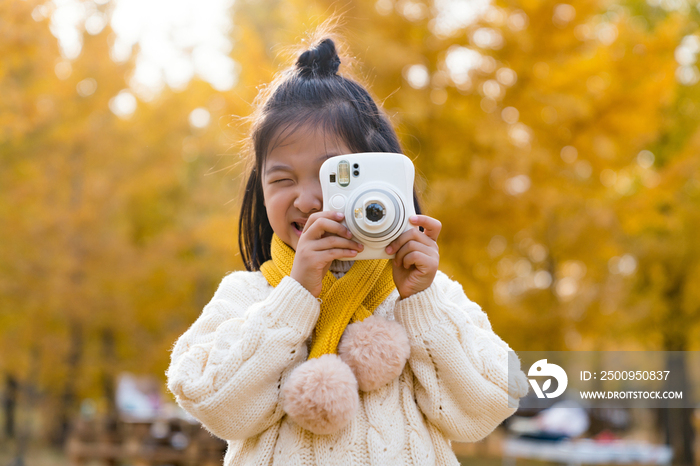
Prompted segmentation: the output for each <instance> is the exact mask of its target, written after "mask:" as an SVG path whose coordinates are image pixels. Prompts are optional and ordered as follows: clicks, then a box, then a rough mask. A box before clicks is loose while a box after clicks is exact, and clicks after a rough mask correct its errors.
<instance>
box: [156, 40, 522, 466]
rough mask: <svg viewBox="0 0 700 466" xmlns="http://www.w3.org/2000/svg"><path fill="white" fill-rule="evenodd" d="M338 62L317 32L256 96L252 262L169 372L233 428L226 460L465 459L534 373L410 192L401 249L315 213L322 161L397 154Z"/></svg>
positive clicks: (247, 238) (222, 425)
mask: <svg viewBox="0 0 700 466" xmlns="http://www.w3.org/2000/svg"><path fill="white" fill-rule="evenodd" d="M339 65H340V59H339V58H338V54H337V53H336V49H335V45H334V42H333V41H332V40H331V39H325V40H323V41H320V42H317V43H315V44H314V45H313V46H312V47H311V48H310V49H309V50H307V51H305V52H304V53H302V54H301V55H300V56H299V57H298V60H297V62H296V64H295V65H294V66H293V67H292V68H290V69H288V70H287V71H285V72H284V73H282V74H281V75H280V76H279V77H278V78H277V79H276V80H275V81H274V82H273V83H272V85H271V86H270V87H269V88H268V89H267V90H266V91H265V92H264V93H263V94H262V95H261V96H260V97H259V99H258V110H257V113H256V115H255V119H254V124H253V129H252V135H251V146H252V152H253V153H254V157H255V163H254V166H253V167H252V169H251V170H250V173H249V176H248V181H247V188H246V192H245V195H244V199H243V206H242V209H241V217H240V229H239V245H240V249H241V253H242V256H243V259H244V261H245V265H246V268H247V271H242V272H241V271H239V272H233V273H231V274H230V275H228V276H226V277H225V278H224V279H223V281H222V282H221V285H220V286H219V288H218V290H217V291H216V293H215V295H214V298H213V299H212V301H211V302H210V303H209V304H208V305H207V306H206V307H205V308H204V311H203V312H202V314H201V316H200V317H199V318H198V319H197V321H196V322H195V323H194V325H192V327H191V328H190V329H189V330H187V331H186V332H185V334H184V335H182V336H181V337H180V339H179V340H178V341H177V343H176V344H175V347H174V350H173V352H172V361H171V365H170V368H169V369H168V373H167V376H168V387H169V389H170V390H171V391H172V392H173V393H174V394H175V396H176V398H177V401H178V403H179V404H180V405H181V406H182V407H183V408H184V409H185V410H187V411H188V412H189V413H191V414H192V415H193V416H194V417H196V418H197V419H199V420H200V421H201V422H202V424H203V425H204V426H205V427H206V428H207V429H208V430H209V431H211V432H212V433H213V434H215V435H217V436H219V437H221V438H223V439H226V440H227V441H228V450H227V453H226V457H225V459H224V462H225V465H226V466H230V465H263V464H265V465H272V464H275V465H281V464H284V465H314V464H320V465H327V464H337V465H353V464H355V465H409V464H410V465H433V464H438V465H444V464H451V465H456V464H458V463H457V460H456V458H455V456H454V454H453V453H452V449H451V446H450V440H456V441H461V442H472V441H476V440H479V439H481V438H483V437H485V436H486V435H488V434H489V433H490V432H491V431H493V429H494V428H495V427H496V426H498V425H499V424H500V423H501V422H502V421H503V420H504V419H506V418H507V417H508V416H510V415H511V414H513V412H514V411H515V409H516V408H514V407H513V406H517V400H518V399H519V398H520V397H522V396H524V395H525V393H526V392H527V380H526V379H525V376H524V374H523V373H522V372H521V371H520V368H519V367H516V368H513V367H512V366H511V377H510V378H509V377H508V358H507V351H508V350H509V348H508V345H506V343H504V342H503V341H502V340H501V339H500V338H499V337H498V336H497V335H496V334H494V333H493V331H492V329H491V326H490V324H489V320H488V318H487V317H486V314H484V312H482V310H481V309H480V308H479V306H478V305H477V304H475V303H473V302H471V301H470V300H469V299H468V298H467V297H466V296H465V295H464V292H463V290H462V287H461V286H460V285H459V283H457V282H454V281H452V280H450V279H449V278H448V277H447V276H446V275H445V274H443V273H442V272H440V271H439V270H438V264H439V259H440V256H439V254H438V245H437V243H436V241H437V239H438V235H439V233H440V228H441V224H440V222H439V221H438V220H436V219H433V218H431V217H429V216H427V215H420V209H419V207H418V203H417V200H416V197H415V193H414V203H415V207H416V212H417V213H418V215H415V216H413V217H412V218H411V219H410V222H411V224H412V225H413V226H414V228H411V229H410V230H408V231H406V232H404V233H403V234H401V235H400V236H399V237H398V238H397V239H396V240H394V241H393V242H392V243H391V244H389V245H388V246H387V248H386V252H387V253H388V254H395V258H394V259H393V260H360V261H354V262H353V261H352V258H353V257H354V256H355V255H356V254H357V252H358V251H361V250H362V249H363V246H362V244H359V243H357V242H355V241H353V240H352V239H351V237H352V235H351V234H350V231H349V230H348V229H347V228H346V227H345V226H344V225H343V224H342V220H343V218H342V215H338V214H335V213H331V212H324V211H323V210H322V209H323V201H322V195H321V185H320V182H319V179H318V173H319V168H320V166H321V164H322V163H323V161H324V160H326V159H327V158H328V157H332V156H334V155H340V154H349V153H359V152H397V153H400V152H402V151H401V147H400V145H399V142H398V139H397V137H396V134H395V132H394V130H393V128H392V127H391V125H390V123H389V121H388V119H387V118H386V116H385V115H384V114H383V113H382V112H381V111H380V110H379V109H378V108H377V106H376V104H375V103H374V101H373V99H372V98H371V97H370V96H369V94H368V93H367V91H366V90H365V89H364V88H363V87H362V86H360V85H359V84H357V83H356V82H355V81H352V80H350V79H348V78H345V77H343V76H342V75H339V74H338V67H339ZM339 259H344V260H342V261H341V260H339ZM518 366H519V365H518ZM513 370H514V372H513ZM514 374H515V375H514ZM509 380H510V382H509Z"/></svg>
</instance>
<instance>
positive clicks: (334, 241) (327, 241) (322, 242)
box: [312, 236, 364, 251]
mask: <svg viewBox="0 0 700 466" xmlns="http://www.w3.org/2000/svg"><path fill="white" fill-rule="evenodd" d="M312 249H313V250H315V251H332V250H335V249H347V250H355V251H362V250H363V249H364V245H362V244H361V243H358V242H356V241H352V240H349V239H346V238H341V237H339V236H326V237H325V238H321V239H319V240H317V241H314V245H313V248H312Z"/></svg>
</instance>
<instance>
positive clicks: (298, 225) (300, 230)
mask: <svg viewBox="0 0 700 466" xmlns="http://www.w3.org/2000/svg"><path fill="white" fill-rule="evenodd" d="M292 225H294V228H296V230H297V231H298V232H300V233H301V232H302V231H304V225H302V224H301V223H297V222H292Z"/></svg>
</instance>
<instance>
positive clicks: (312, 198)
mask: <svg viewBox="0 0 700 466" xmlns="http://www.w3.org/2000/svg"><path fill="white" fill-rule="evenodd" d="M299 188H300V190H299V193H298V195H297V198H296V199H295V200H294V207H296V208H297V209H299V211H300V212H303V213H305V214H312V213H314V212H318V211H320V210H321V209H323V193H322V191H321V183H319V181H318V180H316V182H315V183H306V184H303V185H300V186H299Z"/></svg>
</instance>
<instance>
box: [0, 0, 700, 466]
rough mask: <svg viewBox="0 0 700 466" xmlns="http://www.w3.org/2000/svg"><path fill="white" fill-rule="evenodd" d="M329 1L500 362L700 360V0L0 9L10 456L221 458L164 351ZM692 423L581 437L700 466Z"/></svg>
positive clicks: (603, 423)
mask: <svg viewBox="0 0 700 466" xmlns="http://www.w3.org/2000/svg"><path fill="white" fill-rule="evenodd" d="M333 14H335V15H337V16H339V17H340V18H341V27H340V28H339V29H338V31H339V32H340V33H341V35H342V37H344V39H345V42H346V45H347V46H348V49H349V50H350V52H351V53H352V55H353V57H354V58H355V59H356V60H355V61H354V63H350V60H345V61H344V63H343V65H342V66H341V69H340V71H341V73H342V72H353V73H354V75H355V76H357V77H358V78H359V79H360V80H362V81H363V82H364V83H365V84H367V85H368V86H369V87H370V89H371V91H372V92H373V94H374V96H375V97H376V98H377V99H378V101H379V102H381V104H382V105H383V107H384V109H385V110H386V111H387V113H388V114H389V115H390V117H391V119H392V121H393V122H394V124H395V126H396V128H397V131H398V133H399V135H400V138H401V140H402V143H403V145H404V148H405V151H406V153H407V154H408V155H409V156H410V157H411V158H412V159H413V160H414V162H415V164H416V168H417V172H418V175H419V180H418V184H417V187H418V189H419V194H420V197H421V200H422V202H423V206H424V210H425V211H426V213H427V214H429V215H431V216H432V217H435V218H437V219H439V220H440V221H441V222H442V223H443V230H442V233H441V235H440V252H441V269H442V270H443V271H445V272H446V273H447V274H448V275H450V276H452V277H453V278H454V279H456V280H458V281H459V282H460V283H461V284H462V285H463V287H464V289H465V291H466V293H467V295H468V296H469V297H470V298H471V299H472V300H473V301H475V302H477V303H479V304H480V305H481V306H482V308H483V309H484V310H485V311H486V312H487V314H488V316H489V318H490V320H491V323H492V325H493V327H494V330H495V331H496V332H497V333H498V334H499V335H501V336H502V337H503V339H504V340H505V341H507V342H508V343H509V344H510V346H511V347H512V348H514V349H516V350H523V351H529V350H558V351H575V350H603V351H604V350H666V351H692V350H700V286H698V284H700V260H699V259H700V242H699V241H698V240H699V239H700V235H699V233H698V232H699V231H700V84H698V82H699V81H700V71H699V70H698V64H697V60H698V54H699V53H700V27H699V25H698V21H700V4H699V3H698V2H697V1H690V0H646V1H638V0H629V1H622V0H621V1H612V0H584V1H576V2H571V3H559V2H558V1H547V0H511V1H506V0H491V1H489V0H432V1H430V0H428V1H423V0H353V1H345V0H337V1H324V0H317V1H308V0H257V1H256V0H206V1H201V2H194V1H186V0H179V1H165V0H139V1H137V0H82V1H81V0H53V1H50V0H49V1H37V0H0V225H1V227H0V395H1V396H2V406H1V407H0V422H2V426H1V427H2V428H1V431H0V465H2V466H5V465H9V464H16V465H20V464H29V465H33V464H37V465H40V464H57V465H62V464H69V462H70V464H90V461H92V460H98V459H100V461H103V463H104V462H107V463H108V464H113V465H115V464H221V452H222V451H223V450H222V449H221V446H220V444H219V443H217V442H216V440H215V439H212V438H211V437H209V436H208V434H206V432H204V431H202V430H201V429H200V428H199V427H198V426H196V424H193V423H192V420H191V419H188V418H187V417H186V416H185V415H184V414H183V413H182V412H181V411H178V409H177V408H176V407H175V406H173V404H172V402H173V400H172V398H171V396H170V395H169V394H168V393H167V392H166V390H165V386H164V383H165V375H164V373H165V370H166V368H167V365H168V362H169V352H170V349H171V347H172V345H173V344H174V342H175V340H176V339H177V338H178V336H179V335H180V334H182V333H183V332H184V331H185V330H186V329H187V327H188V326H189V325H190V324H191V323H192V322H193V321H194V320H195V319H196V318H197V316H198V315H199V313H200V312H201V310H202V308H203V307H204V305H205V304H206V303H207V302H208V300H209V299H210V298H211V296H212V295H213V293H214V291H215V289H216V287H217V285H218V283H219V282H220V280H221V279H222V278H223V276H224V275H225V274H226V273H228V272H230V271H232V270H237V269H242V268H243V266H242V262H241V259H240V255H239V253H238V250H237V222H238V219H237V216H238V209H239V206H240V196H239V193H240V187H241V186H240V185H241V182H242V180H243V178H242V177H243V167H242V164H241V161H242V160H243V159H242V157H243V156H244V153H243V151H242V150H241V147H242V146H241V141H242V140H243V138H244V137H245V134H246V126H245V120H244V117H246V116H247V115H249V114H250V113H251V111H252V102H253V100H254V98H255V96H256V94H257V92H258V90H259V89H260V87H261V86H264V85H265V84H266V83H268V82H269V81H270V80H271V78H272V77H273V75H274V73H275V72H276V71H278V70H280V69H281V68H282V67H284V66H287V65H288V64H289V61H288V60H287V57H286V56H285V54H284V51H285V48H286V47H287V46H290V45H292V46H293V45H299V44H301V43H302V40H303V39H304V38H305V37H306V33H307V32H308V31H311V30H313V29H314V27H315V26H317V25H318V24H320V23H322V22H323V21H324V20H326V19H327V18H328V17H330V16H331V15H333ZM568 412H569V413H571V412H573V411H568ZM697 412H698V410H692V409H685V410H646V411H643V410H631V412H624V413H622V414H620V413H617V414H615V413H613V414H610V413H607V414H605V413H592V412H589V413H588V416H589V417H590V419H592V420H593V421H595V420H598V421H600V422H597V421H596V422H597V423H596V422H593V421H591V423H590V425H591V426H596V425H597V426H598V427H597V430H595V431H594V430H591V429H593V427H591V428H590V429H589V430H588V431H586V432H584V433H579V434H577V436H578V437H580V438H584V437H587V438H594V436H597V437H595V438H597V439H598V440H601V439H602V440H601V441H613V440H615V439H622V438H634V439H637V440H638V441H639V442H642V443H640V444H639V445H642V444H644V445H664V444H667V445H670V448H671V449H672V450H673V462H674V463H676V464H693V463H696V464H697V463H698V462H699V461H700V460H699V459H698V458H699V457H700V447H698V439H697V436H696V435H694V432H695V431H697V430H698V427H699V426H700V421H699V418H698V415H697ZM522 414H524V415H527V414H528V413H522ZM530 414H531V415H532V414H534V413H530ZM601 434H602V437H601ZM508 435H509V434H508V431H507V429H505V428H501V429H499V430H497V431H496V432H495V433H494V434H492V436H490V437H488V438H487V439H486V440H484V441H483V442H479V443H478V444H476V445H471V446H465V445H462V446H460V445H456V446H455V450H457V451H458V453H459V454H460V458H462V459H464V462H465V464H466V463H469V464H500V457H501V456H502V455H503V454H504V447H503V441H504V440H503V439H505V438H507V436H508ZM639 448H642V447H641V446H640V447H639ZM156 451H157V452H159V453H158V455H161V456H157V457H156V456H153V455H155V454H156V453H153V452H156ZM636 451H641V450H639V449H637V450H636ZM125 452H132V453H133V452H135V453H133V455H132V456H128V455H127V453H125ZM139 452H151V453H149V454H151V455H152V456H148V455H147V453H139ZM120 455H121V456H120ZM139 455H141V456H139ZM168 455H170V456H168ZM177 455H180V456H177ZM183 455H184V456H183ZM187 455H189V456H187ZM207 455H208V456H207ZM139 458H140V459H139ZM188 458H189V459H188ZM205 458H208V459H205ZM187 461H190V463H187ZM638 462H643V459H638ZM100 464H102V463H100ZM519 464H529V463H520V462H519ZM533 464H540V463H533Z"/></svg>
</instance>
